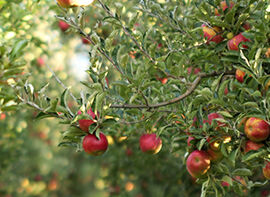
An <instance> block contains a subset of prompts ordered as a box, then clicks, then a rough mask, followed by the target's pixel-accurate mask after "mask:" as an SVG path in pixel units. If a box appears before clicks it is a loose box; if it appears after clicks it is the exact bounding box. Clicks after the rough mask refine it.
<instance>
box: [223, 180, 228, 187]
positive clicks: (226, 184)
mask: <svg viewBox="0 0 270 197" xmlns="http://www.w3.org/2000/svg"><path fill="white" fill-rule="evenodd" d="M221 185H222V186H223V187H229V186H230V184H229V183H228V182H226V181H222V182H221Z"/></svg>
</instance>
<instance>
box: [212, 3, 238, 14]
mask: <svg viewBox="0 0 270 197" xmlns="http://www.w3.org/2000/svg"><path fill="white" fill-rule="evenodd" d="M233 6H234V2H232V1H230V9H232V7H233ZM220 7H221V9H222V11H223V12H224V11H225V10H226V9H227V8H228V5H227V3H226V1H221V2H220ZM215 15H216V16H220V14H219V12H218V9H215Z"/></svg>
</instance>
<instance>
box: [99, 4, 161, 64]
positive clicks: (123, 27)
mask: <svg viewBox="0 0 270 197" xmlns="http://www.w3.org/2000/svg"><path fill="white" fill-rule="evenodd" d="M98 2H99V3H100V5H101V6H102V8H103V9H104V10H105V11H106V12H107V14H109V15H110V16H111V17H113V18H115V16H114V14H113V13H112V12H111V11H110V10H109V9H108V8H107V7H106V6H105V5H104V4H103V3H102V2H101V0H98ZM118 21H119V22H120V25H121V27H122V29H123V30H124V32H125V34H126V35H127V36H128V37H129V38H130V39H131V40H132V41H133V42H134V43H135V45H136V46H137V47H138V48H139V49H140V51H141V52H142V53H143V54H144V55H145V56H146V57H147V58H148V59H149V60H150V61H151V62H152V63H155V62H156V61H155V60H154V59H153V58H152V57H151V56H150V55H149V54H148V52H147V51H146V50H144V49H143V47H142V46H141V45H140V44H139V43H138V41H137V40H136V39H135V38H134V36H132V35H131V34H130V33H129V31H128V30H127V28H126V27H125V26H124V25H123V23H122V22H121V21H120V20H118Z"/></svg>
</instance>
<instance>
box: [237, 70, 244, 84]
mask: <svg viewBox="0 0 270 197" xmlns="http://www.w3.org/2000/svg"><path fill="white" fill-rule="evenodd" d="M245 75H246V73H245V72H244V71H242V70H240V69H237V70H236V71H235V78H236V79H237V81H239V82H240V83H243V82H244V77H245Z"/></svg>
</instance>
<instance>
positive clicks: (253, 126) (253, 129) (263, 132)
mask: <svg viewBox="0 0 270 197" xmlns="http://www.w3.org/2000/svg"><path fill="white" fill-rule="evenodd" d="M245 134H246V135H247V137H248V138H249V139H250V140H251V141H254V142H261V141H264V140H266V139H267V138H268V137H269V134H270V128H269V124H268V123H267V122H266V121H265V120H263V119H260V118H256V117H250V118H249V119H248V120H247V121H246V123H245Z"/></svg>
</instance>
